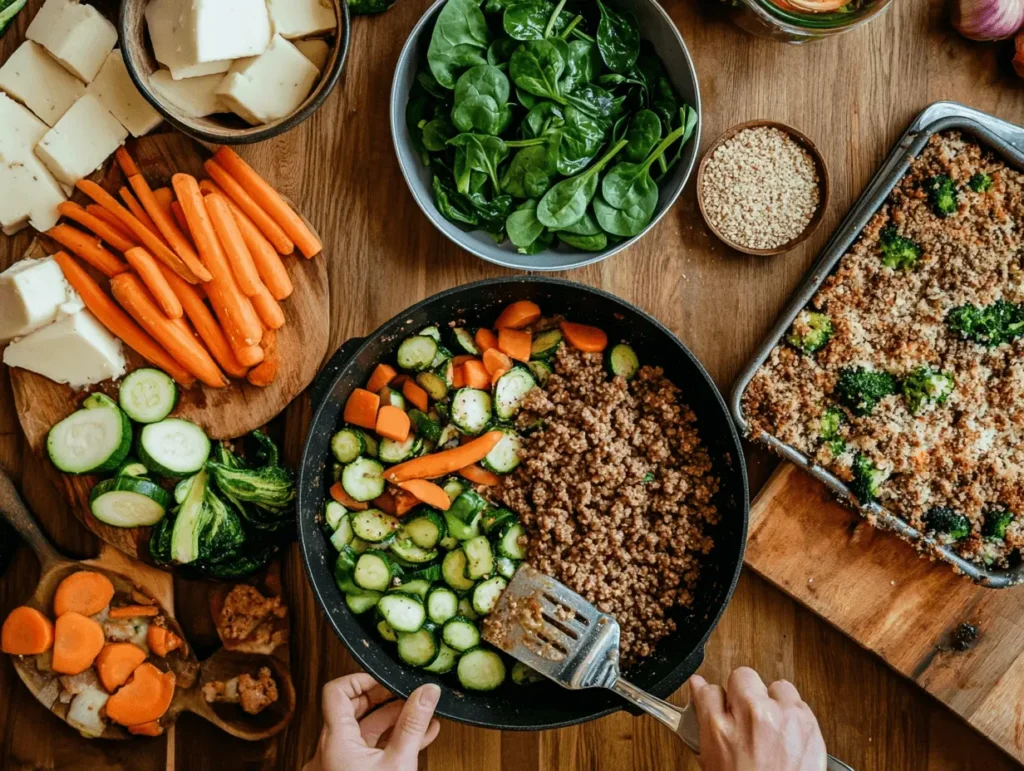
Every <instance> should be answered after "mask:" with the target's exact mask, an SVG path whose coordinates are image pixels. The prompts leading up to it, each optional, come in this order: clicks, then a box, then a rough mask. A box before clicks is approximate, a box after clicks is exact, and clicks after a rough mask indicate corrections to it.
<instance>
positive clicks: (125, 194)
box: [120, 187, 163, 239]
mask: <svg viewBox="0 0 1024 771" xmlns="http://www.w3.org/2000/svg"><path fill="white" fill-rule="evenodd" d="M120 193H121V200H122V201H124V205H125V206H127V207H128V211H130V212H131V213H132V214H133V215H135V218H136V219H138V221H139V222H141V223H142V224H143V225H145V226H146V227H147V228H148V229H149V231H150V232H151V233H152V234H153V235H154V236H156V237H157V238H160V239H162V238H163V236H161V235H160V231H159V230H158V229H157V226H156V223H155V222H153V218H152V217H150V216H149V213H148V212H147V211H146V210H145V209H144V208H142V204H140V203H139V202H138V200H137V199H136V198H135V196H134V195H132V191H131V190H129V189H128V188H126V187H122V188H121V190H120Z"/></svg>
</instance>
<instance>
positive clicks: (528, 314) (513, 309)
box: [494, 300, 540, 330]
mask: <svg viewBox="0 0 1024 771" xmlns="http://www.w3.org/2000/svg"><path fill="white" fill-rule="evenodd" d="M539 318H540V306H539V305H537V303H535V302H530V301H529V300H519V301H518V302H514V303H512V304H511V305H510V306H508V307H507V308H506V309H505V310H503V311H502V312H501V315H500V316H498V320H497V321H495V322H494V328H495V329H499V330H500V329H522V328H523V327H526V326H529V325H530V324H532V323H533V322H535V321H536V320H537V319H539Z"/></svg>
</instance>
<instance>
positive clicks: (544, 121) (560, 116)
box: [519, 102, 565, 139]
mask: <svg viewBox="0 0 1024 771" xmlns="http://www.w3.org/2000/svg"><path fill="white" fill-rule="evenodd" d="M564 125H565V113H564V112H563V108H562V107H561V105H557V104H555V103H554V102H538V103H537V104H536V105H535V106H534V107H533V108H532V109H531V110H530V111H529V112H528V113H527V114H526V117H525V118H524V119H523V122H522V125H521V126H520V127H519V130H520V132H521V133H522V135H523V139H535V138H537V137H542V136H545V135H546V134H549V133H551V132H552V131H554V130H556V129H559V128H561V127H562V126H564Z"/></svg>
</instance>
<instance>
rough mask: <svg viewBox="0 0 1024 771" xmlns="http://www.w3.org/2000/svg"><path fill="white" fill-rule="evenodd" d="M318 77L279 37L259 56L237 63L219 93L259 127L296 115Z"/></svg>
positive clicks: (231, 106) (241, 115) (303, 58)
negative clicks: (262, 124)
mask: <svg viewBox="0 0 1024 771" xmlns="http://www.w3.org/2000/svg"><path fill="white" fill-rule="evenodd" d="M319 76H320V72H319V70H317V68H316V67H315V66H314V65H313V63H312V62H311V61H310V60H309V59H307V58H306V57H305V56H303V55H302V53H301V52H300V51H299V49H298V48H296V47H295V46H294V45H293V44H292V43H290V42H289V41H287V40H285V39H284V38H283V37H281V36H280V35H276V36H275V37H274V39H273V40H272V41H271V42H270V47H269V48H267V50H266V51H265V52H264V53H263V54H261V55H260V56H254V57H252V58H249V59H241V60H239V61H237V62H235V63H234V65H232V67H231V69H230V70H229V71H228V74H227V76H226V77H225V78H224V82H223V83H222V84H221V85H220V88H218V89H217V93H218V94H219V95H220V97H221V100H222V101H223V102H224V104H225V105H227V106H228V107H229V108H230V109H231V111H232V112H234V113H235V114H237V115H238V116H239V117H241V118H242V119H243V120H245V121H248V122H249V123H252V124H253V125H259V124H261V123H271V122H272V121H275V120H279V119H280V118H283V117H285V116H286V115H289V114H291V113H292V112H294V111H295V110H296V109H297V108H298V107H299V105H301V104H302V103H303V102H304V101H305V100H306V97H307V96H309V92H310V91H311V90H312V89H313V84H314V83H316V80H317V78H318V77H319Z"/></svg>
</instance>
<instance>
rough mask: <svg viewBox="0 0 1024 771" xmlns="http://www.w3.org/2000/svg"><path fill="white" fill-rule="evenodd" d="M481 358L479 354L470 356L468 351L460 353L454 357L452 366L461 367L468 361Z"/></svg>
mask: <svg viewBox="0 0 1024 771" xmlns="http://www.w3.org/2000/svg"><path fill="white" fill-rule="evenodd" d="M479 358H480V357H479V356H470V355H469V354H468V353H460V354H459V355H458V356H455V357H453V358H452V366H453V367H461V366H462V365H463V364H465V363H466V362H467V361H473V360H474V359H479Z"/></svg>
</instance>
